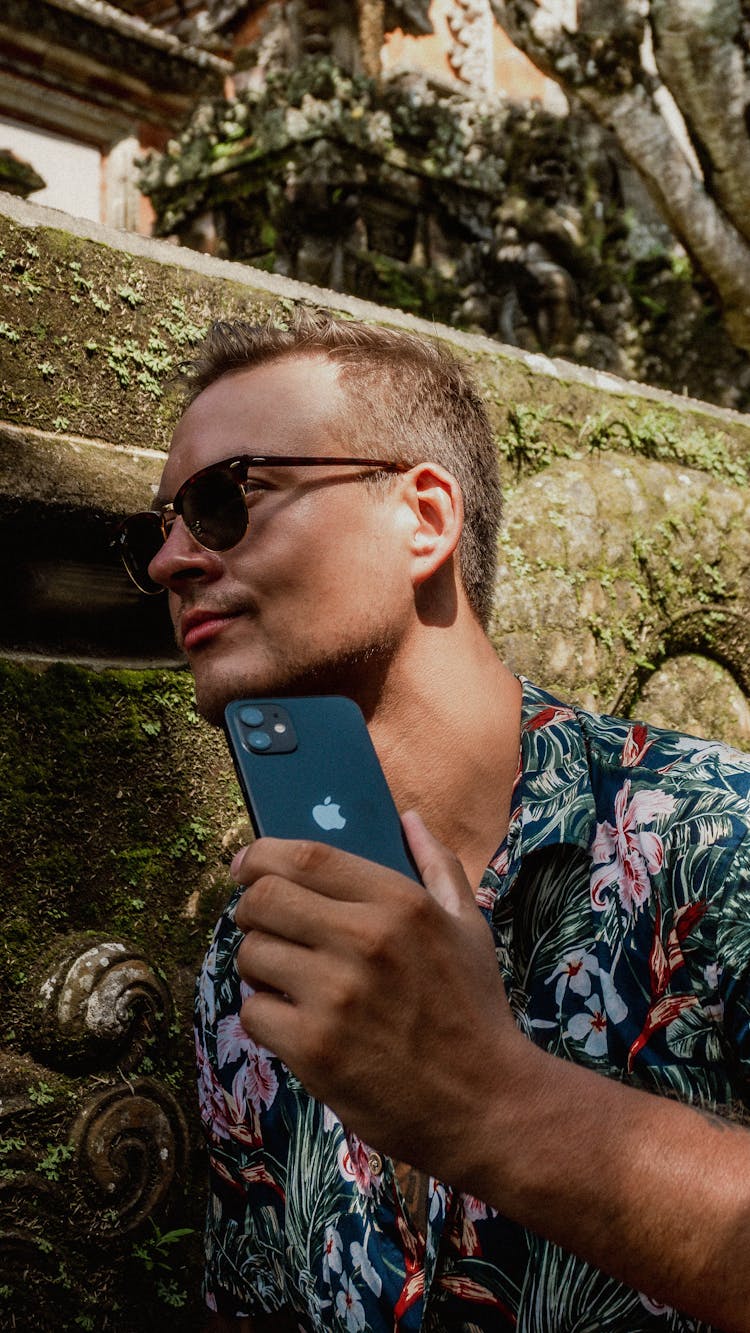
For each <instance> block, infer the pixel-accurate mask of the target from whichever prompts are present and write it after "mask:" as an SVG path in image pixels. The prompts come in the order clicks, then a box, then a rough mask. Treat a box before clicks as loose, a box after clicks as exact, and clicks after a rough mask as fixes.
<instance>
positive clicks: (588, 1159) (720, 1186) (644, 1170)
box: [445, 1034, 750, 1333]
mask: <svg viewBox="0 0 750 1333" xmlns="http://www.w3.org/2000/svg"><path fill="white" fill-rule="evenodd" d="M519 1036H520V1034H519ZM521 1041H522V1043H523V1047H524V1048H525V1050H523V1049H522V1048H520V1047H519V1049H518V1051H517V1055H518V1057H519V1058H518V1060H517V1061H516V1063H515V1073H514V1074H512V1075H511V1076H510V1079H509V1078H508V1077H507V1076H506V1077H505V1080H504V1084H503V1082H502V1080H501V1077H500V1076H499V1075H497V1076H496V1082H495V1088H494V1095H493V1093H492V1091H491V1090H490V1089H489V1088H487V1091H486V1092H485V1091H484V1088H485V1087H486V1084H485V1083H484V1081H483V1091H482V1100H481V1101H480V1102H478V1103H475V1116H474V1122H473V1129H474V1134H473V1141H472V1142H471V1143H470V1144H469V1145H468V1147H469V1151H470V1152H471V1153H472V1154H473V1157H472V1160H471V1161H469V1160H468V1159H466V1158H464V1159H463V1161H462V1162H458V1161H457V1162H456V1164H455V1165H453V1164H452V1163H450V1162H446V1163H445V1172H446V1178H447V1179H449V1180H452V1183H454V1184H455V1185H457V1186H459V1187H460V1188H461V1189H462V1190H465V1191H466V1192H468V1193H471V1194H474V1195H476V1196H477V1197H479V1198H481V1199H482V1200H483V1201H484V1202H485V1203H488V1204H491V1205H493V1206H495V1207H497V1208H498V1209H499V1210H500V1211H502V1212H503V1214H505V1215H506V1216H508V1217H510V1218H512V1219H513V1220H515V1221H518V1222H520V1223H522V1224H523V1225H525V1226H527V1227H529V1228H530V1229H531V1230H533V1231H536V1232H538V1233H539V1234H541V1235H543V1236H546V1237H547V1238H548V1239H550V1240H552V1241H554V1242H556V1243H557V1244H559V1245H561V1246H563V1247H564V1248H565V1249H567V1250H570V1251H572V1252H573V1253H575V1254H577V1255H578V1256H579V1257H581V1258H583V1259H585V1260H587V1261H588V1262H589V1263H591V1264H594V1265H595V1266H596V1267H598V1268H601V1269H602V1270H603V1271H604V1272H606V1273H608V1274H610V1275H611V1276H613V1277H616V1278H619V1279H620V1280H622V1281H623V1282H626V1283H627V1284H628V1285H630V1286H632V1287H634V1288H635V1289H636V1290H638V1291H642V1292H644V1293H646V1294H647V1295H650V1296H652V1297H655V1298H658V1299H659V1300H661V1301H663V1302H665V1303H668V1304H671V1305H673V1306H675V1307H676V1308H677V1309H679V1310H683V1311H685V1312H686V1313H688V1314H691V1315H693V1316H697V1317H699V1318H702V1319H705V1320H707V1321H709V1322H711V1323H713V1324H715V1325H718V1326H720V1327H722V1328H725V1329H728V1330H729V1329H731V1330H738V1331H741V1333H747V1331H748V1330H750V1132H748V1131H747V1130H746V1129H744V1128H742V1127H741V1126H739V1125H737V1124H733V1123H732V1122H731V1121H728V1120H724V1119H721V1118H719V1117H717V1116H710V1115H707V1114H706V1113H704V1112H701V1111H698V1110H696V1109H695V1108H692V1107H689V1106H685V1105H682V1104H680V1103H678V1102H675V1101H672V1100H671V1099H666V1098H663V1097H657V1096H654V1095H652V1094H650V1093H646V1092H641V1091H638V1090H635V1089H632V1088H629V1087H625V1086H623V1085H622V1084H620V1083H618V1082H615V1081H613V1080H610V1079H608V1078H605V1077H603V1076H601V1075H599V1074H596V1073H594V1072H592V1071H591V1070H587V1069H582V1068H580V1067H578V1066H575V1065H572V1064H569V1063H568V1062H566V1061H563V1060H560V1059H557V1058H556V1057H554V1056H550V1055H548V1054H546V1052H543V1051H540V1050H539V1049H538V1048H536V1047H534V1046H532V1045H530V1043H528V1042H527V1041H526V1039H525V1038H521ZM506 1067H507V1066H506ZM477 1105H479V1106H481V1107H482V1108H483V1109H482V1110H481V1111H480V1112H479V1114H477V1113H476V1109H477ZM464 1149H466V1144H465V1145H464Z"/></svg>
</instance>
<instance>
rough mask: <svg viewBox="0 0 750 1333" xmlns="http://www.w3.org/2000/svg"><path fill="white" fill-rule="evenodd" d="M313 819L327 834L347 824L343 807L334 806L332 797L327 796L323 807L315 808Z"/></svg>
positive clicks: (316, 806)
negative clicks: (330, 830) (342, 810)
mask: <svg viewBox="0 0 750 1333" xmlns="http://www.w3.org/2000/svg"><path fill="white" fill-rule="evenodd" d="M312 817H313V819H314V820H315V823H316V824H317V825H318V826H319V828H322V829H325V830H326V832H328V831H329V829H334V828H343V827H344V825H345V823H346V820H345V819H344V816H343V815H342V813H341V807H340V806H338V805H332V804H331V798H330V796H326V798H325V800H324V801H323V803H322V805H314V806H313V811H312Z"/></svg>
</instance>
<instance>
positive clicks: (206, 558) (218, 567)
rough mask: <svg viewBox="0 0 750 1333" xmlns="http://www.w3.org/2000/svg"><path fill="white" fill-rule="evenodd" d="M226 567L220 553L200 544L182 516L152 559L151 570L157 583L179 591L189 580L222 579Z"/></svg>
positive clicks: (177, 519) (150, 573)
mask: <svg viewBox="0 0 750 1333" xmlns="http://www.w3.org/2000/svg"><path fill="white" fill-rule="evenodd" d="M223 567H224V566H223V563H222V560H221V555H220V553H219V552H218V551H209V550H208V549H207V547H205V546H201V544H200V542H197V541H196V540H195V537H193V535H192V533H191V532H190V529H189V528H188V527H186V525H185V523H184V521H183V519H182V518H176V519H175V521H174V523H172V525H171V526H170V529H169V532H168V534H167V539H166V541H165V542H164V545H163V546H162V547H160V549H159V550H158V551H157V552H156V555H155V556H154V558H153V560H152V561H151V563H150V565H149V567H148V573H149V577H150V578H152V579H153V580H154V583H160V584H161V585H162V587H163V588H169V589H170V590H171V591H172V592H179V590H180V588H181V587H182V586H183V585H184V584H185V583H186V582H188V581H194V580H197V579H204V580H206V581H208V582H211V581H212V580H214V579H217V578H219V576H220V574H221V573H222V570H223Z"/></svg>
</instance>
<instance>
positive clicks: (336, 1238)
mask: <svg viewBox="0 0 750 1333" xmlns="http://www.w3.org/2000/svg"><path fill="white" fill-rule="evenodd" d="M340 1272H341V1237H340V1235H339V1233H338V1231H337V1230H336V1228H335V1227H332V1226H327V1227H326V1232H325V1240H324V1242H323V1276H324V1277H325V1280H326V1282H328V1283H329V1284H330V1281H331V1273H340Z"/></svg>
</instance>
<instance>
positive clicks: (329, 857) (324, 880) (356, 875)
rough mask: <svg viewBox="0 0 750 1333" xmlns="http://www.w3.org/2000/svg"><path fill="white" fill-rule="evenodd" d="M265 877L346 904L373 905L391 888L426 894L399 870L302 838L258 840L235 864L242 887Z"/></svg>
mask: <svg viewBox="0 0 750 1333" xmlns="http://www.w3.org/2000/svg"><path fill="white" fill-rule="evenodd" d="M264 875H274V876H277V877H280V878H282V879H288V880H290V881H291V882H292V883H293V884H300V885H302V886H303V887H304V888H307V889H311V890H312V891H313V892H315V893H319V894H321V895H322V896H323V897H326V898H335V899H338V900H339V901H343V902H353V903H354V902H371V901H373V900H374V899H376V898H380V897H382V896H383V895H384V893H386V892H387V891H388V888H389V886H390V887H391V888H392V889H393V888H395V887H396V886H399V885H400V886H403V887H408V888H409V890H410V891H413V892H415V893H420V892H422V890H420V889H419V887H418V885H416V884H415V883H414V882H413V881H412V880H410V879H408V878H407V877H406V875H402V874H400V873H399V872H398V871H397V870H391V869H389V868H388V867H387V866H382V865H379V864H378V863H377V862H376V861H368V860H366V859H365V858H364V857H362V856H355V855H354V854H353V853H352V852H344V851H342V850H341V848H340V847H331V846H329V845H328V843H325V842H314V841H312V840H308V839H299V838H258V839H257V841H256V842H254V843H252V844H251V846H250V847H246V848H244V849H243V851H242V852H240V853H238V854H237V856H236V857H235V859H234V861H233V862H232V877H233V878H234V879H235V880H236V881H237V883H238V884H245V885H250V884H254V883H255V881H256V880H258V879H261V878H262V877H263V876H264Z"/></svg>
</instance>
